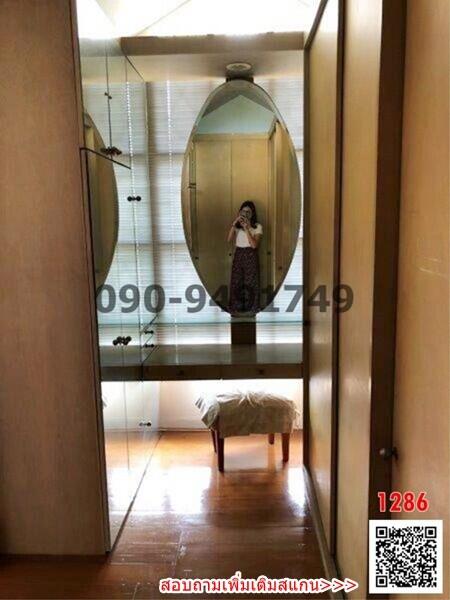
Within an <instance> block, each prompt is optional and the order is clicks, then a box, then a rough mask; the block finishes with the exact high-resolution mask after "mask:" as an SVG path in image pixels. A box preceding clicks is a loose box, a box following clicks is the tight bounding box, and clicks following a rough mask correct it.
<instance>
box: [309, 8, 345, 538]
mask: <svg viewBox="0 0 450 600" xmlns="http://www.w3.org/2000/svg"><path fill="white" fill-rule="evenodd" d="M337 53H338V1H337V0H329V2H328V4H327V7H326V9H325V12H324V14H323V16H322V19H321V22H320V25H319V28H318V30H317V32H316V34H315V37H314V41H313V43H312V46H311V49H310V51H309V78H308V81H309V89H308V94H309V103H308V106H309V115H308V116H309V153H310V154H309V155H310V167H309V190H310V191H309V197H310V199H309V207H310V208H309V257H308V261H309V295H310V294H312V293H313V292H314V290H316V289H317V288H318V287H319V286H326V291H327V298H329V297H330V295H331V293H332V289H333V286H334V254H335V248H334V246H335V237H334V227H335V203H336V193H335V192H336V110H337V88H336V85H337ZM309 321H310V323H311V325H310V334H309V335H310V337H309V415H310V416H309V420H310V431H309V463H310V471H311V477H312V479H313V482H314V488H315V491H316V495H317V500H318V503H319V508H320V513H321V517H322V523H323V526H324V530H325V535H326V537H327V541H328V544H329V545H330V540H331V530H330V519H331V514H330V513H331V510H332V507H331V494H332V489H331V488H332V483H331V482H332V472H331V471H332V464H331V454H332V375H333V374H332V368H333V364H332V360H333V356H332V351H333V349H332V335H333V322H332V321H333V319H332V310H331V308H330V307H328V308H327V309H326V310H325V311H323V312H321V311H320V309H319V307H317V306H311V307H310V308H309Z"/></svg>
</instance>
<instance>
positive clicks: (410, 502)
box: [378, 492, 430, 513]
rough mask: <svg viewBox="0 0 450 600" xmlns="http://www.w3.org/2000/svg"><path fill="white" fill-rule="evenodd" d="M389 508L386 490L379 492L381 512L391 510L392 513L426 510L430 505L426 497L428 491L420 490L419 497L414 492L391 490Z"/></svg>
mask: <svg viewBox="0 0 450 600" xmlns="http://www.w3.org/2000/svg"><path fill="white" fill-rule="evenodd" d="M389 502H390V505H389V509H388V508H387V501H386V492H378V504H379V507H380V512H386V511H387V510H389V512H391V513H399V512H402V511H404V512H413V511H415V510H417V511H419V512H426V511H427V510H428V509H429V507H430V505H429V502H428V499H427V498H426V492H420V493H419V494H418V495H417V497H416V495H415V493H414V492H403V493H401V492H391V493H390V494H389Z"/></svg>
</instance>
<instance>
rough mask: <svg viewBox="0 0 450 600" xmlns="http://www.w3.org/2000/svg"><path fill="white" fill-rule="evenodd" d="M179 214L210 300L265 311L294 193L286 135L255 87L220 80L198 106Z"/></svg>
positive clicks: (293, 236) (278, 272)
mask: <svg viewBox="0 0 450 600" xmlns="http://www.w3.org/2000/svg"><path fill="white" fill-rule="evenodd" d="M182 211H183V222H184V231H185V235H186V241H187V245H188V247H189V251H190V254H191V258H192V261H193V263H194V265H195V268H196V270H197V272H198V275H199V277H200V279H201V281H202V283H203V285H204V286H205V288H206V290H207V291H208V293H209V294H210V296H211V297H212V298H213V299H214V300H215V301H216V302H217V304H218V305H219V306H220V307H221V308H222V309H224V310H226V311H227V312H229V313H231V314H232V315H236V316H239V315H248V314H251V315H252V314H255V313H257V312H259V311H260V310H263V309H264V308H266V307H267V305H268V304H269V303H270V302H271V301H272V299H273V297H274V296H275V294H276V292H277V291H278V289H279V288H280V286H281V284H282V282H283V280H284V278H285V276H286V273H287V271H288V268H289V265H290V263H291V260H292V257H293V254H294V251H295V248H296V244H297V240H298V232H299V226H300V214H301V188H300V174H299V168H298V164H297V158H296V155H295V150H294V146H293V143H292V140H291V138H290V135H289V132H288V131H287V128H286V126H285V124H284V122H283V119H282V117H281V115H280V113H279V111H278V110H277V108H276V106H275V104H274V103H273V101H272V100H271V98H270V96H269V95H268V94H267V93H266V92H265V91H264V90H263V89H262V88H260V87H259V86H257V85H256V84H254V83H252V82H250V81H247V80H244V79H235V80H230V81H227V82H226V83H224V84H223V85H221V86H219V87H218V88H217V89H216V90H214V91H213V93H212V94H211V95H210V96H209V98H208V99H207V101H206V103H205V104H204V106H203V108H202V110H201V111H200V114H199V116H198V118H197V120H196V122H195V125H194V128H193V130H192V133H191V135H190V138H189V142H188V147H187V150H186V154H185V157H184V164H183V175H182Z"/></svg>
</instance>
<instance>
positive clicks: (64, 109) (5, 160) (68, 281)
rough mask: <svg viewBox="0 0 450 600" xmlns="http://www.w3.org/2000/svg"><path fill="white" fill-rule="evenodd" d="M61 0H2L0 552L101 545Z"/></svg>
mask: <svg viewBox="0 0 450 600" xmlns="http://www.w3.org/2000/svg"><path fill="white" fill-rule="evenodd" d="M71 10H72V7H71V2H70V1H69V0H40V1H39V2H36V1H35V0H1V1H0V39H1V40H2V52H1V54H0V78H1V80H2V82H3V85H2V86H1V87H0V105H1V111H0V131H1V133H2V134H1V156H2V159H1V161H0V196H1V217H0V239H1V240H2V252H1V253H0V256H1V259H0V277H1V280H2V291H1V294H0V311H1V312H0V314H1V316H2V335H1V339H0V381H1V421H0V472H1V477H2V485H1V490H0V515H1V525H0V530H1V535H0V551H1V552H6V553H27V554H31V553H36V554H72V553H74V554H93V553H101V552H103V551H104V549H105V540H104V535H105V534H104V507H103V494H102V485H101V482H102V477H101V474H102V468H101V464H100V458H99V457H100V449H99V441H98V432H97V405H96V402H97V397H96V393H97V389H96V386H95V376H94V375H95V360H94V353H93V341H92V340H93V330H92V313H91V306H92V292H91V289H92V287H91V283H92V265H91V263H90V260H89V254H88V252H87V248H86V244H87V241H86V224H85V212H84V207H83V194H82V175H81V162H80V152H79V145H80V127H79V124H80V121H79V114H80V111H79V104H78V97H77V91H76V90H77V87H76V68H75V61H74V48H73V43H74V42H73V35H72V17H71Z"/></svg>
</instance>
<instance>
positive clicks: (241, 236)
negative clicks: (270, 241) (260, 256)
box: [236, 223, 263, 248]
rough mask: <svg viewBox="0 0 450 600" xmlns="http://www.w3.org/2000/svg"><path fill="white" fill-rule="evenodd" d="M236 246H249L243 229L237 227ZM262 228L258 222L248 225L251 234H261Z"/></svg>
mask: <svg viewBox="0 0 450 600" xmlns="http://www.w3.org/2000/svg"><path fill="white" fill-rule="evenodd" d="M236 232H237V233H236V248H251V246H250V242H249V241H248V236H247V234H246V232H245V230H244V229H238V228H237V227H236ZM262 232H263V228H262V225H261V224H260V223H256V227H250V233H251V234H252V235H254V236H255V235H262Z"/></svg>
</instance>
